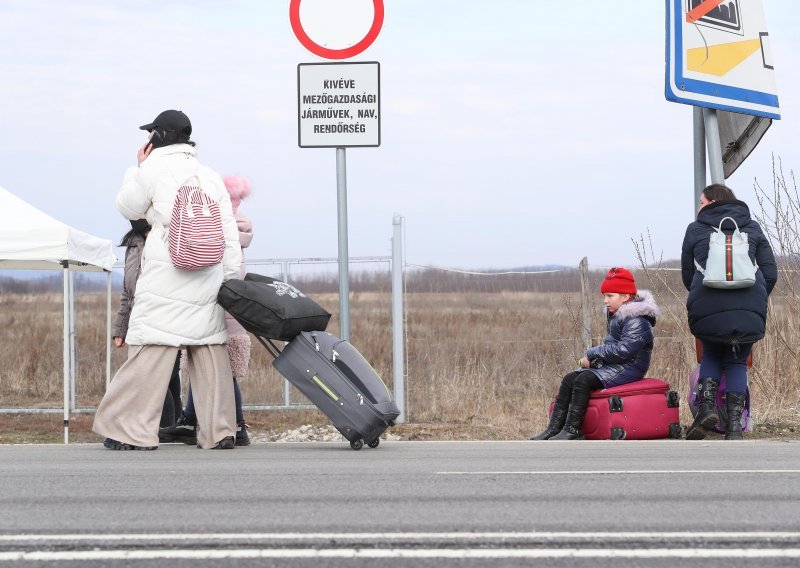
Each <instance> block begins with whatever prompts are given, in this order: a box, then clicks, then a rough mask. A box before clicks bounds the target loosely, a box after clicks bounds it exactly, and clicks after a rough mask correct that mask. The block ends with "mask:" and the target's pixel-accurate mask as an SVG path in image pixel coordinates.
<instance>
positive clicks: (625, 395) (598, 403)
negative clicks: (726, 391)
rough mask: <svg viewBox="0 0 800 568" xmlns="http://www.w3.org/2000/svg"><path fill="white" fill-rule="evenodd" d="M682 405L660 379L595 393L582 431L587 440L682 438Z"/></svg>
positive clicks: (637, 382)
mask: <svg viewBox="0 0 800 568" xmlns="http://www.w3.org/2000/svg"><path fill="white" fill-rule="evenodd" d="M679 405H680V397H679V396H678V393H677V392H675V391H672V390H669V383H666V382H664V381H660V380H658V379H642V380H641V381H636V382H633V383H628V384H627V385H622V386H619V387H612V388H609V389H602V390H596V391H593V392H592V396H591V398H590V399H589V408H588V409H587V410H586V417H585V418H584V420H583V426H582V428H581V429H582V430H583V435H584V436H585V437H586V439H587V440H655V439H659V438H680V437H681V423H680V416H679V411H680V408H679ZM552 408H553V406H552V404H551V405H550V410H551V412H552Z"/></svg>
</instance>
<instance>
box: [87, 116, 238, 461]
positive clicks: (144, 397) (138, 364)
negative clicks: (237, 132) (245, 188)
mask: <svg viewBox="0 0 800 568" xmlns="http://www.w3.org/2000/svg"><path fill="white" fill-rule="evenodd" d="M140 128H141V129H142V130H147V131H148V132H150V133H151V138H150V139H149V141H148V142H147V143H145V145H144V146H143V147H142V148H140V149H139V152H138V155H137V158H138V161H139V166H138V167H133V168H129V169H128V170H127V171H126V173H125V178H124V181H123V184H122V189H121V190H120V192H119V194H118V195H117V208H118V209H119V211H120V213H122V215H123V216H124V217H125V218H127V219H142V218H144V219H146V220H147V222H148V223H150V225H152V227H153V228H152V230H151V232H150V234H149V235H148V237H147V240H146V242H145V246H144V251H143V253H142V270H141V275H140V277H139V281H138V282H137V286H136V294H135V301H134V304H133V310H132V312H131V316H130V325H129V327H128V335H127V336H126V339H125V341H126V343H128V345H129V355H128V360H127V361H126V362H125V363H124V364H123V365H122V367H120V369H119V371H117V374H116V375H115V376H114V379H113V380H112V381H111V384H110V385H109V388H108V390H107V392H106V394H105V396H104V397H103V400H102V401H101V403H100V405H99V407H98V409H97V413H96V415H95V420H94V426H93V429H94V431H95V432H97V433H98V434H100V435H101V436H104V437H105V438H106V440H105V442H104V445H105V446H106V447H107V448H109V449H116V450H129V449H155V448H157V447H158V425H159V417H160V414H161V406H162V403H163V400H164V395H165V393H166V389H167V383H168V381H169V377H170V372H171V370H172V365H173V364H174V362H175V356H176V354H177V351H178V349H180V348H182V347H183V348H186V350H187V354H188V356H187V362H186V363H187V370H188V373H189V380H190V381H191V385H192V391H193V394H194V399H195V405H196V408H197V418H198V420H197V444H198V446H200V447H202V448H213V449H229V448H233V440H234V435H235V431H236V417H235V411H234V396H233V383H232V381H231V367H230V362H229V359H228V354H227V351H226V348H225V343H226V342H227V340H228V330H227V326H226V324H225V315H224V314H225V312H224V310H223V309H222V307H220V306H219V305H218V304H217V293H218V292H219V288H220V286H221V285H222V282H223V281H224V280H228V279H230V278H236V277H237V276H238V275H239V274H238V271H239V267H240V265H241V260H242V252H241V247H240V246H239V232H238V230H237V227H236V220H235V219H234V217H233V212H232V209H231V201H230V197H229V195H228V192H227V190H226V189H225V185H224V184H223V182H222V179H221V178H220V176H219V175H218V174H217V173H215V172H214V171H213V170H211V169H210V168H208V167H205V166H202V165H200V164H199V162H198V161H197V151H196V150H195V148H194V143H193V142H191V141H190V140H189V136H190V135H191V132H192V127H191V123H190V122H189V118H188V117H187V116H186V115H185V114H184V113H182V112H180V111H175V110H168V111H164V112H162V113H161V114H160V115H158V117H156V119H155V120H154V121H153V122H152V123H150V124H146V125H144V126H141V127H140ZM192 176H197V177H198V179H199V180H200V184H201V186H202V189H203V191H204V192H205V193H206V194H207V195H208V196H209V197H211V198H212V199H213V200H214V201H215V202H217V203H219V206H220V207H219V209H220V216H221V219H222V230H223V234H224V237H225V252H224V255H223V259H222V263H221V264H217V265H214V266H209V267H207V268H203V269H200V270H191V271H188V270H180V269H178V268H175V267H174V266H173V264H172V260H171V258H170V254H169V247H168V229H169V224H170V220H171V218H172V205H173V203H174V201H175V196H176V194H177V191H178V187H179V186H181V185H182V184H183V183H184V182H185V181H186V180H187V179H188V178H190V177H192Z"/></svg>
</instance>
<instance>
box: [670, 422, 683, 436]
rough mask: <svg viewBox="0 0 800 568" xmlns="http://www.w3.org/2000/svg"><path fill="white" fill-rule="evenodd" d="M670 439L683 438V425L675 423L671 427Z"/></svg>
mask: <svg viewBox="0 0 800 568" xmlns="http://www.w3.org/2000/svg"><path fill="white" fill-rule="evenodd" d="M669 437H670V438H673V439H676V440H680V439H681V438H682V437H683V436H681V425H680V424H679V423H677V422H673V423H672V424H670V425H669Z"/></svg>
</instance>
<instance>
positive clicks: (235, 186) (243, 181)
mask: <svg viewBox="0 0 800 568" xmlns="http://www.w3.org/2000/svg"><path fill="white" fill-rule="evenodd" d="M222 181H223V182H225V189H227V190H228V195H230V196H231V206H232V207H233V212H234V213H236V210H237V209H239V204H240V203H241V202H242V200H243V199H245V198H246V197H247V196H248V195H250V193H251V189H250V180H249V179H247V178H246V177H244V176H225V177H224V178H223V179H222Z"/></svg>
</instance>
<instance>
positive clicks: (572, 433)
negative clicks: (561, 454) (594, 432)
mask: <svg viewBox="0 0 800 568" xmlns="http://www.w3.org/2000/svg"><path fill="white" fill-rule="evenodd" d="M588 403H589V401H588V400H587V401H586V404H575V403H573V404H570V405H569V410H568V411H567V419H566V421H565V422H564V428H562V430H561V432H559V433H558V434H556V435H555V436H553V437H552V438H550V439H551V440H583V432H581V424H583V416H584V415H585V414H586V407H587V406H588Z"/></svg>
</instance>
